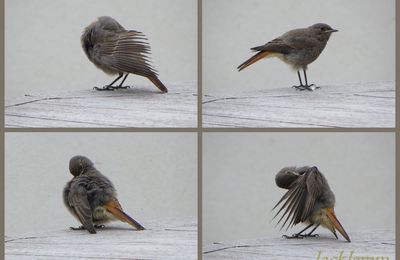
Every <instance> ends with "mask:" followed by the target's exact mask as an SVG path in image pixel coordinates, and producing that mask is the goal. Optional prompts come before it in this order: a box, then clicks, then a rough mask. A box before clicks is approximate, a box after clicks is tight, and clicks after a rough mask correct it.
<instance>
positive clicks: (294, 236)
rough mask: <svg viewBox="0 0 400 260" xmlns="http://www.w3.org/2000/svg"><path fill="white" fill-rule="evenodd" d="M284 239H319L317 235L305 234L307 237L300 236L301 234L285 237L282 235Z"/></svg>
mask: <svg viewBox="0 0 400 260" xmlns="http://www.w3.org/2000/svg"><path fill="white" fill-rule="evenodd" d="M283 237H284V238H287V239H294V238H298V239H303V238H307V237H319V235H318V234H314V235H312V234H307V235H302V234H293V235H291V236H287V235H283Z"/></svg>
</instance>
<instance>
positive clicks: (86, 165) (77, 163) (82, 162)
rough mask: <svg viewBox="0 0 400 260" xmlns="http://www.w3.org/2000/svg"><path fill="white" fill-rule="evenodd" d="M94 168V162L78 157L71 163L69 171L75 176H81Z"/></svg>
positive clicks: (81, 156) (73, 158)
mask: <svg viewBox="0 0 400 260" xmlns="http://www.w3.org/2000/svg"><path fill="white" fill-rule="evenodd" d="M92 167H93V163H92V161H91V160H90V159H89V158H87V157H85V156H83V155H76V156H74V157H72V158H71V160H70V161H69V171H70V172H71V174H72V175H74V176H79V175H81V174H82V173H84V172H86V171H87V170H88V169H90V168H92Z"/></svg>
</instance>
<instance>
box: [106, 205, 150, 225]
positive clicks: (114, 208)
mask: <svg viewBox="0 0 400 260" xmlns="http://www.w3.org/2000/svg"><path fill="white" fill-rule="evenodd" d="M105 208H106V209H107V211H108V212H110V213H111V214H113V216H114V217H116V218H117V219H119V220H121V221H122V222H126V223H128V224H129V225H131V226H133V227H134V228H135V229H137V230H144V229H145V228H144V227H143V226H142V225H140V224H139V222H137V221H136V220H134V219H133V218H131V217H130V216H128V214H126V213H125V212H123V211H122V208H121V206H120V205H119V203H118V202H115V201H111V202H110V203H108V204H107V205H106V206H105Z"/></svg>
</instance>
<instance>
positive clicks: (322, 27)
mask: <svg viewBox="0 0 400 260" xmlns="http://www.w3.org/2000/svg"><path fill="white" fill-rule="evenodd" d="M310 28H312V29H314V30H315V31H317V32H319V33H320V34H327V35H331V33H333V32H338V30H336V29H333V28H332V27H330V26H329V25H327V24H325V23H316V24H314V25H311V26H310Z"/></svg>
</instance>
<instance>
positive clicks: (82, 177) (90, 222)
mask: <svg viewBox="0 0 400 260" xmlns="http://www.w3.org/2000/svg"><path fill="white" fill-rule="evenodd" d="M69 171H70V172H71V174H72V175H73V176H74V177H73V178H72V180H70V181H69V182H68V183H67V184H66V185H65V188H64V192H63V199H64V204H65V206H66V207H67V209H68V210H69V211H70V212H71V214H72V215H73V216H74V217H76V218H77V219H78V220H79V221H80V222H81V223H82V226H81V227H79V228H72V227H71V229H73V230H79V229H86V230H87V231H89V233H92V234H95V233H96V230H95V227H101V226H102V225H101V224H102V223H105V222H108V221H111V220H120V221H122V222H127V223H128V224H130V225H131V226H133V227H134V228H135V229H137V230H144V229H145V228H144V227H143V226H142V225H140V224H139V223H138V222H137V221H136V220H134V219H133V218H131V217H130V216H128V215H127V214H126V213H125V212H124V211H123V210H122V207H121V205H120V204H119V202H118V199H117V194H116V191H115V189H114V186H113V184H112V183H111V181H110V180H109V179H108V178H107V177H105V176H104V175H103V174H101V173H100V172H99V171H98V170H97V169H96V168H95V167H94V165H93V163H92V162H91V161H90V160H89V159H88V158H86V157H85V156H81V155H77V156H74V157H72V158H71V160H70V162H69Z"/></svg>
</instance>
